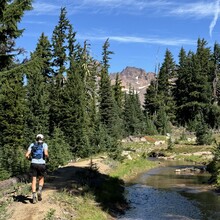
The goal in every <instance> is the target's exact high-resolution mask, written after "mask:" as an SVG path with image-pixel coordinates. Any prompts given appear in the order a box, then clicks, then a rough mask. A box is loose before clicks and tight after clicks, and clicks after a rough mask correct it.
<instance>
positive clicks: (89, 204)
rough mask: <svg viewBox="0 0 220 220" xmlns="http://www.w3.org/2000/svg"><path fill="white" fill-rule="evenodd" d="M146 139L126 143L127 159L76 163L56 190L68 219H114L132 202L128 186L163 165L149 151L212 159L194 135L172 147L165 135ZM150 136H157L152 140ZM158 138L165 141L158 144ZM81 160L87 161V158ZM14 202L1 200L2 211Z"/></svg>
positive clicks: (173, 157)
mask: <svg viewBox="0 0 220 220" xmlns="http://www.w3.org/2000/svg"><path fill="white" fill-rule="evenodd" d="M145 139H147V140H148V141H142V142H141V141H138V142H125V143H122V149H123V150H122V154H123V160H122V161H121V162H119V161H117V162H116V161H114V160H112V159H110V158H109V157H107V156H103V155H102V156H100V155H97V156H96V157H95V156H94V157H93V158H92V159H91V158H90V159H89V160H86V161H87V166H86V167H84V168H82V167H78V168H77V167H76V166H74V168H75V171H74V178H73V179H72V181H71V182H69V180H68V179H67V181H66V183H65V184H64V185H63V186H64V187H61V189H60V190H58V191H57V192H55V193H54V194H53V196H52V197H51V201H52V203H54V204H57V205H58V206H59V207H60V208H61V210H64V211H63V213H65V215H64V216H65V218H66V219H80V220H84V219H85V220H86V219H90V220H97V219H100V220H102V219H103V220H105V219H110V220H113V219H116V217H117V216H118V215H119V214H123V212H124V211H125V210H126V209H128V208H129V203H128V202H127V201H126V199H125V198H124V188H125V186H126V185H128V184H129V182H131V181H132V179H133V178H134V177H136V176H137V175H138V174H140V173H142V172H147V171H148V170H150V169H152V168H155V167H159V166H163V162H161V161H158V160H149V159H148V158H149V155H150V156H152V154H154V155H156V157H158V158H160V157H162V158H164V159H165V160H186V161H190V162H194V163H195V164H203V165H207V164H208V163H209V162H211V159H212V155H211V153H210V152H212V149H213V147H212V146H208V145H207V146H204V145H201V146H195V144H194V143H193V141H194V140H193V139H190V140H189V139H188V140H187V141H186V140H185V141H175V143H174V144H173V146H172V149H169V141H168V138H167V137H165V136H154V137H145ZM150 140H153V141H152V143H151V142H150ZM156 141H161V142H160V144H159V145H155V143H156ZM153 142H154V143H153ZM96 158H101V159H100V160H97V159H96ZM80 161H82V163H83V161H84V160H80ZM80 161H79V162H76V164H77V163H79V166H81V164H80ZM88 161H90V162H89V163H88ZM97 161H99V162H98V163H97ZM73 164H74V163H73ZM102 166H105V169H103V170H102ZM76 168H77V169H76ZM59 169H60V170H62V169H64V171H63V172H66V171H65V167H63V168H59ZM59 169H58V171H56V172H55V173H57V174H58V175H60V173H59V172H60V171H59ZM66 174H67V173H66ZM72 175H73V173H72ZM53 178H54V176H53V175H52V174H50V175H49V176H48V179H47V181H49V182H53V181H54V179H53ZM63 181H65V179H64V180H63ZM70 183H71V184H70ZM49 184H50V183H49ZM17 185H19V186H18V187H17V188H19V189H20V194H25V193H26V194H27V192H28V190H29V187H30V184H29V183H28V184H27V183H26V184H17ZM15 188H16V187H14V189H15ZM15 191H16V190H15ZM1 194H2V193H1ZM2 195H3V194H2ZM1 201H2V199H1ZM11 202H13V199H11V201H10V202H8V203H7V202H5V203H4V202H1V208H0V213H1V215H2V213H4V212H5V210H7V204H11ZM56 216H57V213H56V210H55V209H50V210H48V211H47V213H46V214H45V218H44V219H46V220H47V219H48V220H49V219H57V218H56ZM5 219H7V218H5Z"/></svg>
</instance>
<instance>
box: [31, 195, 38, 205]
mask: <svg viewBox="0 0 220 220" xmlns="http://www.w3.org/2000/svg"><path fill="white" fill-rule="evenodd" d="M32 202H33V204H36V203H37V197H36V196H33V200H32Z"/></svg>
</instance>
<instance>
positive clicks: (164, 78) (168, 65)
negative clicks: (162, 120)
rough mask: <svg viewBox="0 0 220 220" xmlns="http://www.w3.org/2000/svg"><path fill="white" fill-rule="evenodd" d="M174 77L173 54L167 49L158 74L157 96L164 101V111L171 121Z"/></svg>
mask: <svg viewBox="0 0 220 220" xmlns="http://www.w3.org/2000/svg"><path fill="white" fill-rule="evenodd" d="M175 79H176V64H175V62H174V59H173V55H172V54H171V52H170V51H169V50H168V49H167V50H166V53H165V58H164V62H163V63H162V65H161V68H160V71H159V75H158V97H159V99H160V100H163V101H164V105H165V111H166V114H167V115H168V117H169V118H170V120H171V121H172V122H174V121H175V110H176V107H175V101H174V94H173V93H174V91H173V90H174V87H175Z"/></svg>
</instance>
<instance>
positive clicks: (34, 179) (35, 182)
mask: <svg viewBox="0 0 220 220" xmlns="http://www.w3.org/2000/svg"><path fill="white" fill-rule="evenodd" d="M36 185H37V177H36V176H33V177H32V184H31V188H32V192H33V193H34V192H36Z"/></svg>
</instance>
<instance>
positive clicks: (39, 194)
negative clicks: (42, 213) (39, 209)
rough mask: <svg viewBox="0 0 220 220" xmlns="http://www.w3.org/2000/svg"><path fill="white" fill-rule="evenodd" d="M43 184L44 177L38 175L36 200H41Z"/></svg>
mask: <svg viewBox="0 0 220 220" xmlns="http://www.w3.org/2000/svg"><path fill="white" fill-rule="evenodd" d="M43 185H44V177H43V176H39V187H38V191H37V197H38V201H41V200H42V188H43Z"/></svg>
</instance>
